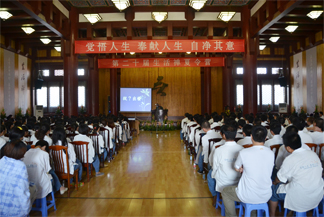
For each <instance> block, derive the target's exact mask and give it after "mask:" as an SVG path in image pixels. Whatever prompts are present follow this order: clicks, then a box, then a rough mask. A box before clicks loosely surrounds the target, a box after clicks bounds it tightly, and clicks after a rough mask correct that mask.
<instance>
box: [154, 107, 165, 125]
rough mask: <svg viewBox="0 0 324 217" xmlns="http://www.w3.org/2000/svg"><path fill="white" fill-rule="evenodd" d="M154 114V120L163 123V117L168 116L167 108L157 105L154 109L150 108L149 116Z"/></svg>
mask: <svg viewBox="0 0 324 217" xmlns="http://www.w3.org/2000/svg"><path fill="white" fill-rule="evenodd" d="M153 115H154V120H155V121H158V122H160V123H163V121H164V118H165V117H166V116H168V110H167V109H163V108H161V107H158V108H156V109H154V110H151V117H152V116H153ZM152 121H153V120H152Z"/></svg>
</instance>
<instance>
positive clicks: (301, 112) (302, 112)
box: [300, 106, 305, 114]
mask: <svg viewBox="0 0 324 217" xmlns="http://www.w3.org/2000/svg"><path fill="white" fill-rule="evenodd" d="M300 114H305V110H304V108H303V106H301V107H300Z"/></svg>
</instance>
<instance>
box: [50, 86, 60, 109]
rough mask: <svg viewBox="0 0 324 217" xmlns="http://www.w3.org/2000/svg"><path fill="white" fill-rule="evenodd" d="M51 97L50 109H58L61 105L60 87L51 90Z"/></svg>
mask: <svg viewBox="0 0 324 217" xmlns="http://www.w3.org/2000/svg"><path fill="white" fill-rule="evenodd" d="M49 96H50V101H49V103H50V107H55V108H56V107H58V106H59V105H60V87H59V86H56V87H55V86H54V87H50V88H49Z"/></svg>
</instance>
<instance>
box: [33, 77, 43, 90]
mask: <svg viewBox="0 0 324 217" xmlns="http://www.w3.org/2000/svg"><path fill="white" fill-rule="evenodd" d="M43 82H44V81H43V79H37V80H36V81H35V89H36V90H37V89H42V87H43Z"/></svg>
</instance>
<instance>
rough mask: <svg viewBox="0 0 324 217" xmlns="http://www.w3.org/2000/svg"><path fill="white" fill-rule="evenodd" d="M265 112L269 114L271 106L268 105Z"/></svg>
mask: <svg viewBox="0 0 324 217" xmlns="http://www.w3.org/2000/svg"><path fill="white" fill-rule="evenodd" d="M267 112H271V105H270V104H268V107H267Z"/></svg>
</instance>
